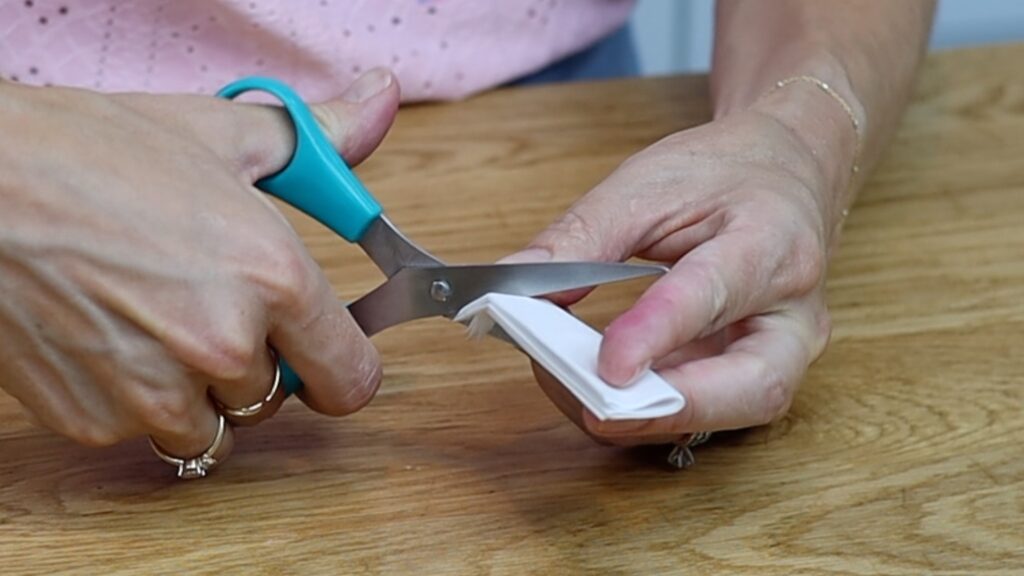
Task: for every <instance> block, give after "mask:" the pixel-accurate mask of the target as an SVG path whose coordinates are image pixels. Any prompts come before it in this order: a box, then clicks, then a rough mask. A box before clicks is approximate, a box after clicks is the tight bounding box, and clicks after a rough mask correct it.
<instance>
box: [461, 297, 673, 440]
mask: <svg viewBox="0 0 1024 576" xmlns="http://www.w3.org/2000/svg"><path fill="white" fill-rule="evenodd" d="M455 320H456V321H457V322H466V321H468V322H469V331H470V335H473V336H483V335H484V334H486V333H487V332H489V331H490V330H491V328H492V327H493V326H494V324H495V323H497V324H498V325H499V326H500V327H501V328H502V329H503V330H504V331H505V333H506V334H508V336H509V337H510V338H512V339H513V340H515V342H516V343H517V344H519V346H520V348H522V349H523V351H524V352H526V353H527V354H529V355H530V357H532V358H533V359H534V360H536V361H537V362H538V363H539V364H540V365H541V366H543V367H544V368H546V369H547V370H548V372H551V374H552V375H553V376H554V377H555V378H558V380H559V381H560V382H562V384H563V385H564V386H565V387H566V388H567V389H568V390H569V392H571V393H572V394H573V396H575V397H576V398H577V399H579V401H580V402H581V403H582V404H583V405H584V406H585V407H586V408H587V409H588V410H590V411H591V412H593V413H594V415H595V416H597V417H598V418H600V419H601V420H634V419H645V418H658V417H661V416H668V415H669V414H675V413H676V412H679V411H680V410H682V409H683V406H685V405H686V400H685V399H684V398H683V395H682V394H680V393H679V391H678V390H676V389H675V388H673V387H672V386H671V385H670V384H669V383H668V382H666V381H665V380H664V379H662V378H661V377H660V376H658V375H657V374H655V373H654V372H652V371H651V370H646V371H645V372H644V373H643V374H641V375H640V377H639V378H637V380H636V381H635V382H633V384H632V385H630V386H628V387H626V388H615V387H612V386H611V385H609V384H608V383H606V382H605V381H604V380H602V379H601V378H600V377H599V376H598V375H597V352H598V349H599V348H600V346H601V334H600V333H598V332H597V331H596V330H594V329H593V328H591V327H590V326H588V325H586V324H585V323H584V322H583V321H581V320H579V319H578V318H576V317H575V316H573V315H572V314H570V313H569V312H567V311H565V310H563V309H562V308H559V307H558V306H556V305H554V304H552V303H551V302H548V301H547V300H540V299H537V298H528V297H525V296H511V295H508V294H498V293H493V292H492V293H490V294H486V295H484V296H483V297H481V298H478V299H477V300H474V301H473V302H470V303H469V304H467V305H466V306H465V307H464V308H463V309H462V310H460V311H459V313H458V314H457V315H456V316H455Z"/></svg>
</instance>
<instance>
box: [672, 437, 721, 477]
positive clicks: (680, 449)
mask: <svg viewBox="0 0 1024 576" xmlns="http://www.w3.org/2000/svg"><path fill="white" fill-rule="evenodd" d="M710 438H711V432H694V433H693V434H689V435H687V436H686V437H685V438H683V439H681V440H679V441H678V442H676V443H675V444H673V446H672V451H671V452H669V453H668V465H669V466H671V467H673V468H675V469H677V470H685V469H687V468H689V467H690V466H693V465H694V463H696V462H697V459H696V458H694V456H693V450H692V448H693V447H695V446H700V445H701V444H703V443H705V442H707V441H708V440H709V439H710Z"/></svg>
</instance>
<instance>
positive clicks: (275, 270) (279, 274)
mask: <svg viewBox="0 0 1024 576" xmlns="http://www.w3.org/2000/svg"><path fill="white" fill-rule="evenodd" d="M260 268H261V270H260V272H259V273H258V275H257V276H258V277H257V278H256V279H255V281H256V283H257V284H258V285H260V286H261V287H262V288H263V291H264V292H265V295H266V297H267V301H268V303H269V305H270V306H271V307H272V308H274V309H278V310H284V311H288V312H292V313H295V312H306V311H308V307H309V305H310V302H311V301H312V300H313V297H314V295H315V294H316V291H317V290H318V289H319V283H318V282H317V281H316V278H315V276H314V275H313V274H312V273H311V269H310V264H309V260H308V257H307V256H306V254H304V253H303V251H302V250H301V249H300V248H299V247H298V246H297V245H296V243H295V242H294V241H290V240H289V241H280V242H274V243H271V244H270V246H269V247H268V248H267V249H266V250H265V251H264V253H263V256H262V265H261V267H260Z"/></svg>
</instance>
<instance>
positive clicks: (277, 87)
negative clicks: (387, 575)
mask: <svg viewBox="0 0 1024 576" xmlns="http://www.w3.org/2000/svg"><path fill="white" fill-rule="evenodd" d="M251 91H256V92H264V93H266V94H269V95H270V96H273V97H274V98H276V99H277V100H279V101H280V102H281V104H282V105H283V106H284V110H285V112H287V114H288V115H289V117H290V118H291V122H292V125H293V127H294V129H295V150H294V152H293V153H292V157H291V159H290V160H289V162H288V164H287V165H286V166H285V167H284V168H282V169H281V170H280V171H278V172H277V173H275V174H272V175H270V176H267V177H265V178H263V179H261V180H259V181H258V182H256V187H257V188H259V189H260V190H262V191H263V192H266V193H267V194H270V195H272V196H276V197H277V198H279V199H281V200H283V201H284V202H287V203H288V204H291V205H292V206H294V207H295V208H297V209H299V210H301V211H302V212H304V213H306V214H308V215H309V216H311V217H313V218H314V219H316V220H317V221H319V222H320V223H321V224H323V225H325V226H327V227H328V228H329V229H331V230H332V231H333V232H335V233H336V234H338V235H340V236H341V237H343V238H345V239H346V240H348V241H349V242H353V243H357V244H359V246H360V247H362V249H363V251H364V252H366V254H367V256H369V257H370V259H371V260H373V263H374V264H376V265H377V267H378V268H379V269H380V270H381V272H383V273H384V275H385V276H387V280H386V281H385V282H384V283H383V284H381V285H380V286H378V287H377V288H376V289H374V290H372V291H371V292H369V293H367V294H366V295H364V296H362V297H361V298H359V299H357V300H356V301H355V302H352V303H351V304H349V305H348V311H349V312H350V313H351V314H352V317H353V318H355V321H356V323H357V324H358V325H359V327H360V328H361V329H362V330H363V332H365V333H366V335H367V336H373V335H374V334H376V333H377V332H380V331H381V330H384V329H386V328H389V327H391V326H395V325H397V324H401V323H403V322H408V321H410V320H416V319H419V318H426V317H431V316H443V317H445V318H449V319H451V318H453V317H454V316H455V314H456V313H457V312H458V311H459V310H461V309H462V308H463V307H464V306H465V305H466V304H469V303H470V302H472V301H473V300H476V299H477V298H479V297H481V296H483V295H485V294H487V293H488V292H502V293H505V294H515V295H520V296H543V295H545V294H553V293H556V292H563V291H566V290H573V289H577V288H586V287H591V286H597V285H600V284H607V283H610V282H618V281H622V280H629V279H632V278H639V277H642V276H650V275H655V274H663V273H664V272H665V271H666V268H665V267H664V266H658V265H648V264H623V263H605V262H544V263H523V264H470V265H448V264H445V263H444V262H442V261H441V260H439V259H438V258H436V257H434V256H433V255H431V254H430V253H429V252H427V251H426V250H424V249H422V248H420V247H419V246H417V245H416V244H414V243H413V242H412V241H410V240H409V239H408V238H406V237H405V235H403V234H402V233H401V231H399V229H398V228H397V227H396V226H395V225H394V224H392V223H391V221H390V220H388V218H387V216H386V215H385V214H384V211H383V209H382V208H381V206H380V204H379V203H378V202H377V201H376V200H375V199H374V197H373V195H371V194H370V192H369V191H368V190H367V189H366V187H365V186H364V185H363V183H362V182H360V181H359V179H358V178H357V177H356V176H355V174H353V173H352V171H351V170H350V169H349V167H348V166H347V165H346V164H345V162H344V160H343V159H342V157H341V155H340V154H338V152H337V151H336V150H335V149H334V146H333V145H332V144H331V142H330V140H329V139H328V138H327V136H326V135H325V134H324V133H323V131H322V130H321V128H320V126H319V124H317V122H316V120H315V119H314V118H313V114H312V112H311V111H310V109H309V107H308V106H307V105H306V104H305V102H303V101H302V99H301V98H300V97H299V95H298V94H296V93H295V91H293V90H292V89H291V88H290V87H289V86H288V85H286V84H284V83H283V82H281V81H279V80H275V79H273V78H264V77H256V76H253V77H248V78H242V79H240V80H237V81H235V82H232V83H231V84H229V85H227V86H225V87H224V88H223V89H221V90H220V91H219V92H218V93H217V95H218V96H220V97H222V98H228V99H233V98H236V97H237V96H239V95H241V94H243V93H245V92H251ZM492 334H493V335H495V336H497V337H499V338H501V337H502V336H503V335H502V334H501V333H492ZM505 339H507V337H506V338H505ZM278 362H279V369H280V375H281V384H282V385H283V387H284V389H285V391H286V393H288V394H291V393H294V392H297V391H298V390H299V389H301V388H302V382H301V380H300V379H299V377H298V375H297V374H296V373H295V372H294V371H293V370H292V369H291V367H289V366H288V364H287V363H286V362H285V361H284V360H283V359H280V358H279V359H278Z"/></svg>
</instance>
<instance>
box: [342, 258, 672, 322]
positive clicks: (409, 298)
mask: <svg viewBox="0 0 1024 576" xmlns="http://www.w3.org/2000/svg"><path fill="white" fill-rule="evenodd" d="M666 271H667V268H665V267H664V266H660V265H655V264H621V263H606V262H539V263H528V264H484V265H465V266H426V267H406V268H402V269H401V270H399V271H398V272H397V273H395V274H394V275H393V276H392V277H391V278H390V279H389V280H388V281H386V282H384V284H381V285H380V286H378V287H377V288H376V289H375V290H373V291H372V292H370V293H368V294H366V295H365V296H363V297H362V298H360V299H359V300H356V301H355V302H353V303H351V304H349V306H348V310H349V312H351V313H352V316H353V317H354V318H355V320H356V322H357V323H358V324H359V326H360V328H362V329H363V332H365V333H366V334H367V335H368V336H372V335H373V334H376V333H377V332H380V331H381V330H384V329H385V328H389V327H391V326H394V325H396V324H401V323H403V322H408V321H410V320H415V319H417V318H426V317H430V316H445V317H447V318H452V317H454V316H455V314H456V313H458V311H459V310H461V309H462V308H463V307H464V306H465V305H466V304H469V303H470V302H472V301H473V300H476V299H477V298H479V297H481V296H483V295H484V294H487V293H488V292H501V293H504V294H516V295H519V296H543V295H545V294H554V293H556V292H564V291H567V290H575V289H579V288H589V287H591V286H598V285H601V284H608V283H611V282H620V281H623V280H631V279H633V278H641V277H644V276H651V275H656V274H663V273H665V272H666Z"/></svg>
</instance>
